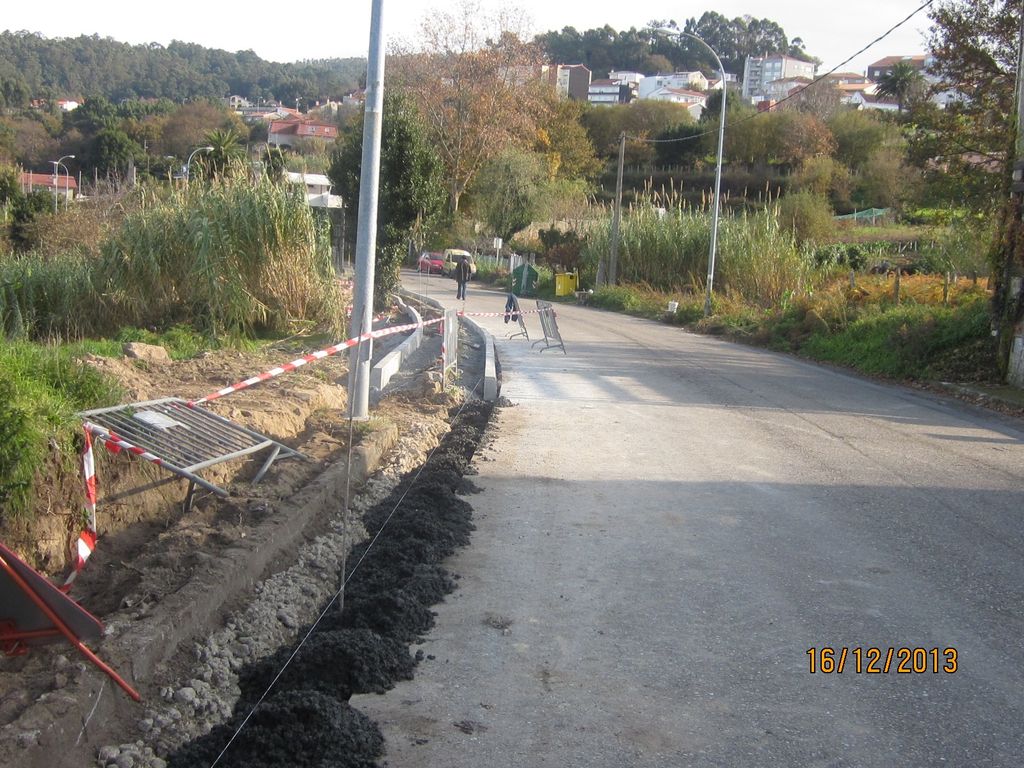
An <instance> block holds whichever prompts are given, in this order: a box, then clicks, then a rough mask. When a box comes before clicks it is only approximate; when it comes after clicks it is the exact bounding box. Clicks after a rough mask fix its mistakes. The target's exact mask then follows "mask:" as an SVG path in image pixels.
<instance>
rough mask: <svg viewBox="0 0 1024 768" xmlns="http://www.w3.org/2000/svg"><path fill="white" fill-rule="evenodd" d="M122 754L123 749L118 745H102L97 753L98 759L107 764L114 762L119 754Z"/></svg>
mask: <svg viewBox="0 0 1024 768" xmlns="http://www.w3.org/2000/svg"><path fill="white" fill-rule="evenodd" d="M120 754H121V750H120V749H118V748H117V747H100V751H99V753H98V754H97V755H96V759H97V760H98V761H99V762H101V763H103V765H106V764H107V763H112V762H114V761H115V760H116V759H117V756H118V755H120Z"/></svg>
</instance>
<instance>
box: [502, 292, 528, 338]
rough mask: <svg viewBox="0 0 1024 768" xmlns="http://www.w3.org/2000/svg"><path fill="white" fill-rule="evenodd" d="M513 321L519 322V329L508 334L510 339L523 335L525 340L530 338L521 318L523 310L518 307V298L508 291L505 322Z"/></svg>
mask: <svg viewBox="0 0 1024 768" xmlns="http://www.w3.org/2000/svg"><path fill="white" fill-rule="evenodd" d="M510 320H511V321H514V322H516V323H518V324H519V330H518V331H517V332H516V333H510V334H508V337H509V338H510V339H514V338H516V337H517V336H525V337H526V340H527V341H529V340H530V333H529V332H528V331H527V330H526V322H525V321H524V320H523V310H521V309H520V308H519V298H518V297H517V296H516V295H515V294H514V293H509V295H508V300H507V301H506V302H505V322H506V323H507V322H509V321H510Z"/></svg>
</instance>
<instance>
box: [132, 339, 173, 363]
mask: <svg viewBox="0 0 1024 768" xmlns="http://www.w3.org/2000/svg"><path fill="white" fill-rule="evenodd" d="M121 349H122V351H123V352H124V355H125V357H130V358H132V359H133V360H145V361H146V362H147V363H169V362H171V356H170V355H168V354H167V350H166V349H164V348H163V347H161V346H158V345H156V344H143V343H141V342H138V341H131V342H128V343H127V344H125V345H124V347H122V348H121Z"/></svg>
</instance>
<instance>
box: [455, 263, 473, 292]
mask: <svg viewBox="0 0 1024 768" xmlns="http://www.w3.org/2000/svg"><path fill="white" fill-rule="evenodd" d="M471 273H472V268H471V267H470V266H469V259H467V258H465V257H463V258H461V259H459V263H458V264H456V265H455V282H456V283H458V285H459V287H458V290H457V291H456V292H455V298H456V299H462V300H463V301H465V300H466V283H468V282H469V276H470V274H471Z"/></svg>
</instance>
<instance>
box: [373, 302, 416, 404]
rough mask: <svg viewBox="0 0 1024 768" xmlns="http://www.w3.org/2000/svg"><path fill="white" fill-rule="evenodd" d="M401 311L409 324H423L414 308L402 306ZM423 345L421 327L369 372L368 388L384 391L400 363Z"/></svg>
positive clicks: (399, 368)
mask: <svg viewBox="0 0 1024 768" xmlns="http://www.w3.org/2000/svg"><path fill="white" fill-rule="evenodd" d="M401 306H402V309H403V310H404V311H405V314H406V315H407V316H408V317H409V322H411V323H420V322H423V318H422V317H421V316H420V313H419V312H417V311H416V310H415V309H414V308H412V307H410V306H408V305H406V304H402V305H401ZM422 343H423V328H422V326H421V327H419V328H417V329H415V330H414V331H413V332H412V333H411V334H410V335H409V338H407V339H406V340H405V341H403V342H402V343H401V344H399V345H398V346H397V347H395V348H394V349H393V350H391V351H390V352H388V353H387V354H386V355H385V356H384V357H383V358H381V360H380V362H378V363H377V364H376V365H375V366H373V368H372V369H371V370H370V386H371V387H374V388H375V389H376V390H377V391H380V390H382V389H384V387H386V386H387V384H388V382H389V381H391V377H392V376H394V375H395V374H396V373H398V371H399V370H401V368H402V363H403V362H404V361H405V360H407V359H409V355H411V354H412V353H413V352H415V351H416V350H417V349H419V348H420V344H422Z"/></svg>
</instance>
